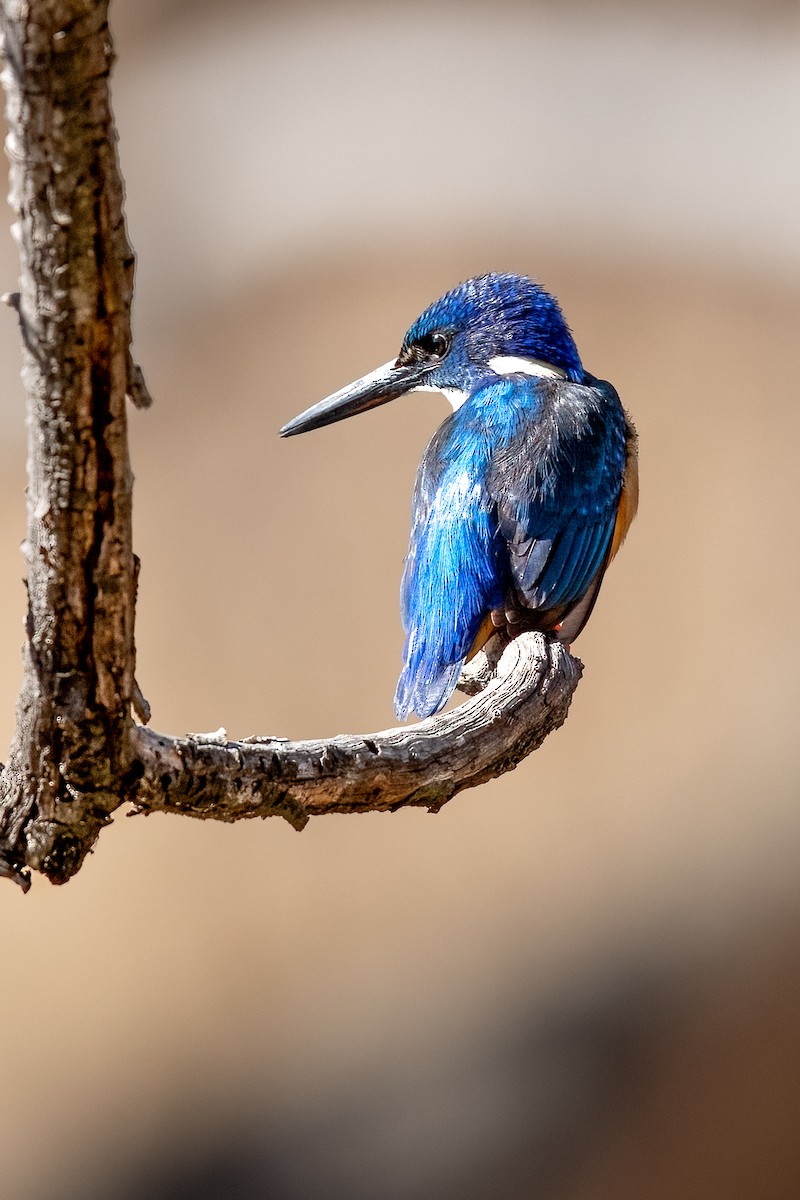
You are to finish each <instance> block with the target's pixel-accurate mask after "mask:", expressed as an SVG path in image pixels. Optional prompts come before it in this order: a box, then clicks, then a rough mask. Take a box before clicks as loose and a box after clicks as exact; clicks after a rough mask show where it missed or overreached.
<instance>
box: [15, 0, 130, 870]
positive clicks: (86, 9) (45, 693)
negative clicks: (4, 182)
mask: <svg viewBox="0 0 800 1200" xmlns="http://www.w3.org/2000/svg"><path fill="white" fill-rule="evenodd" d="M106 18H107V4H106V3H104V2H103V0H99V2H98V0H3V5H2V21H3V37H4V51H3V52H4V58H5V67H4V72H3V83H4V86H5V89H6V95H7V116H8V123H9V128H10V132H9V136H8V142H7V149H8V155H9V159H10V163H11V176H10V178H11V186H10V200H11V204H12V206H13V208H14V211H15V213H16V218H17V219H16V222H15V226H14V233H15V237H16V239H17V241H18V243H19V246H20V255H21V260H22V275H21V281H20V294H19V296H17V295H15V296H13V297H11V298H10V300H11V302H12V303H14V304H15V306H16V307H17V309H18V312H19V319H20V325H21V329H22V338H23V369H22V375H23V382H24V385H25V391H26V393H27V398H28V417H27V424H28V450H29V479H30V482H29V489H28V526H27V538H26V543H25V557H26V560H27V579H28V583H27V586H28V619H27V635H28V636H27V640H26V645H25V651H24V654H25V664H24V665H25V679H24V684H23V689H22V693H21V696H20V700H19V707H18V715H17V731H16V736H15V739H14V743H13V746H12V750H11V759H10V762H9V764H8V765H7V767H6V768H5V771H4V773H3V777H2V792H0V841H2V843H3V844H4V845H5V846H6V854H9V848H10V850H11V856H12V858H13V857H15V856H16V857H17V859H18V862H27V863H28V864H30V865H31V866H33V867H35V868H36V869H38V870H40V871H43V872H44V873H45V874H46V875H48V876H49V877H50V879H52V880H53V881H54V882H62V881H64V880H66V879H67V878H69V877H70V876H71V875H72V874H74V872H75V871H76V870H77V868H78V866H79V865H80V862H81V861H82V859H83V857H84V856H85V854H86V853H87V851H88V850H89V849H90V848H91V846H92V843H93V842H94V840H95V838H96V836H97V833H98V831H99V829H100V828H101V826H102V825H103V824H104V823H105V822H106V821H107V820H108V814H109V812H110V811H111V810H112V809H114V808H116V807H117V806H118V805H119V803H120V801H121V798H122V796H123V795H124V792H125V784H126V772H127V771H128V769H129V762H128V761H127V758H128V752H127V749H126V748H127V745H128V738H127V736H126V734H127V730H126V726H127V725H128V723H129V722H130V716H129V713H130V704H131V697H132V694H133V688H134V681H133V664H134V650H133V618H134V598H135V576H136V563H135V559H134V556H133V552H132V547H131V475H130V469H129V463H128V451H127V429H126V393H127V392H128V390H129V385H128V377H129V371H130V368H131V362H130V352H129V344H130V302H131V294H132V285H133V255H132V252H131V249H130V246H129V244H128V241H127V237H126V233H125V227H124V221H123V215H122V182H121V178H120V174H119V167H118V163H117V155H116V134H115V131H114V127H113V121H112V116H111V109H110V103H109V88H108V76H109V71H110V69H111V64H112V61H113V53H112V47H111V42H110V39H109V34H108V26H107V20H106ZM76 801H79V803H76Z"/></svg>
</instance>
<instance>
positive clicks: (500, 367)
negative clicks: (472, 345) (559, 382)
mask: <svg viewBox="0 0 800 1200" xmlns="http://www.w3.org/2000/svg"><path fill="white" fill-rule="evenodd" d="M486 365H487V366H489V367H491V369H492V370H493V371H494V373H495V375H539V376H541V377H542V378H544V379H566V378H567V373H566V371H562V370H561V368H560V367H554V366H553V364H552V363H546V362H542V361H541V359H538V358H515V357H514V356H513V355H512V354H500V355H498V356H497V357H496V358H490V359H489V361H488V363H487V364H486Z"/></svg>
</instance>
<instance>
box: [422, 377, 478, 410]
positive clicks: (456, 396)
mask: <svg viewBox="0 0 800 1200" xmlns="http://www.w3.org/2000/svg"><path fill="white" fill-rule="evenodd" d="M411 390H412V392H438V393H439V395H440V396H446V397H447V399H448V400H449V401H450V403H451V404H452V406H453V412H457V411H458V409H459V408H461V405H462V404H463V403H464V401H465V400H466V399H467V397H468V396H469V392H465V391H464V390H463V388H454V387H433V386H432V385H431V384H429V383H419V384H417V386H416V387H415V388H412V389H411Z"/></svg>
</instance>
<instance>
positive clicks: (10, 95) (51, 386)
mask: <svg viewBox="0 0 800 1200" xmlns="http://www.w3.org/2000/svg"><path fill="white" fill-rule="evenodd" d="M1 11H2V31H3V38H4V62H5V67H4V71H3V76H2V80H3V85H4V87H5V90H6V97H7V116H8V124H9V136H8V142H7V147H8V155H9V159H10V162H11V187H10V199H11V204H12V207H13V209H14V211H15V214H16V222H15V225H14V232H15V236H16V238H17V241H18V243H19V247H20V258H21V283H20V292H19V294H17V293H14V294H13V295H12V296H10V297H7V300H8V302H9V303H11V304H12V305H13V307H15V308H16V310H17V312H18V315H19V320H20V328H21V333H22V342H23V369H22V375H23V382H24V385H25V391H26V393H27V398H28V444H29V488H28V530H27V539H26V543H25V558H26V563H27V586H28V621H27V639H26V644H25V649H24V683H23V687H22V692H21V696H20V700H19V705H18V712H17V729H16V735H15V738H14V742H13V745H12V747H11V755H10V760H9V763H8V764H7V766H6V767H5V768H4V769H3V771H2V775H0V874H3V875H6V876H8V877H10V878H13V879H15V880H16V881H17V882H18V883H21V884H22V885H23V886H27V884H28V882H29V869H30V868H33V869H34V870H38V871H41V872H42V873H44V874H45V875H47V876H48V877H49V878H50V879H51V880H52V881H53V882H57V883H61V882H65V881H66V880H67V879H69V878H70V877H71V876H72V875H74V874H75V872H76V871H77V870H78V869H79V868H80V865H81V863H82V862H83V860H84V858H85V856H86V854H87V852H88V851H89V850H90V849H91V847H92V845H93V844H94V842H95V840H96V838H97V835H98V833H99V831H100V829H101V828H102V826H103V825H104V824H106V823H107V822H108V821H109V819H110V814H111V813H112V812H113V811H114V810H115V809H116V808H118V807H119V806H120V805H121V804H123V803H124V802H126V801H130V802H132V803H133V804H134V805H135V806H136V808H137V809H139V810H140V811H146V812H150V811H154V810H158V809H160V810H162V811H169V812H179V813H186V814H189V815H192V816H195V817H214V818H217V819H221V820H228V821H232V820H237V819H239V818H241V817H253V816H268V815H270V814H280V815H282V816H284V817H286V818H287V819H288V820H289V821H291V822H292V824H293V825H295V826H296V827H298V828H301V827H302V826H303V824H305V822H306V821H307V819H308V817H309V816H310V815H312V814H313V813H323V812H363V811H366V810H368V809H393V808H398V807H401V806H402V805H405V804H414V805H424V806H427V807H428V808H432V809H438V808H440V807H441V805H442V804H444V803H445V801H446V800H448V799H449V798H450V797H451V796H452V795H454V794H455V792H457V791H459V790H460V789H461V788H464V787H470V786H474V785H475V784H478V783H482V782H484V781H485V780H486V779H489V778H491V777H492V776H494V775H498V774H500V773H501V772H502V771H505V770H509V769H510V768H512V767H513V766H515V765H516V763H517V762H519V761H520V759H521V758H523V757H524V756H525V755H526V754H527V753H529V752H530V751H531V750H533V749H534V748H535V747H536V746H537V745H538V744H539V743H540V742H541V741H542V739H543V738H544V737H545V736H546V734H547V733H548V732H550V730H551V729H553V728H555V726H556V725H558V724H560V723H561V722H562V721H563V720H564V717H565V716H566V711H567V707H568V705H569V700H570V698H571V695H572V692H573V690H574V688H575V686H576V684H577V681H578V677H579V672H580V667H579V664H578V663H577V662H576V660H574V659H572V658H570V656H569V655H568V654H567V653H566V652H565V651H564V650H563V648H562V647H560V646H548V644H547V642H546V640H545V639H544V638H542V637H541V636H540V635H527V636H526V637H525V638H521V639H519V642H518V644H515V645H514V646H512V647H510V648H509V650H508V651H507V652H506V654H505V655H504V657H503V659H502V660H501V663H500V665H499V670H495V669H494V667H496V666H497V664H494V665H492V664H488V663H486V662H484V663H483V667H482V673H481V672H478V673H475V672H473V673H472V681H471V684H470V690H472V691H476V690H480V689H481V688H485V690H483V691H481V692H480V694H479V695H477V696H476V697H475V698H474V699H472V700H470V701H469V702H468V703H467V704H465V705H463V706H462V707H461V708H459V709H457V710H455V711H453V712H451V713H449V714H447V715H445V716H440V717H436V718H432V719H431V720H429V721H425V722H422V723H421V724H420V725H418V726H415V727H412V728H409V729H401V730H390V731H388V732H386V733H384V734H377V735H375V736H374V737H347V738H346V737H342V738H334V739H333V740H332V741H330V742H298V743H285V742H277V741H275V740H274V739H272V740H271V739H264V740H255V739H254V740H252V741H250V742H241V743H233V744H228V743H226V742H225V739H224V736H223V735H218V736H212V737H202V736H196V735H194V736H189V737H187V738H178V739H174V738H167V737H162V736H160V735H158V734H156V733H153V732H151V731H149V730H147V729H145V728H143V727H142V726H138V725H136V724H135V723H134V721H133V718H132V716H131V706H132V705H133V706H134V708H135V710H136V712H137V714H138V715H140V716H142V717H143V719H146V716H145V714H146V711H147V706H146V702H145V701H144V700H143V698H142V697H141V695H140V693H139V691H138V688H137V687H136V683H135V679H134V662H135V651H134V639H133V623H134V608H135V598H136V577H137V568H138V564H137V561H136V559H135V557H134V554H133V551H132V545H131V474H130V469H129V463H128V449H127V427H126V407H125V406H126V396H127V397H129V398H130V399H131V400H133V402H134V403H136V404H139V405H141V406H146V405H147V404H148V403H149V396H148V394H147V389H146V387H145V385H144V380H143V378H142V374H141V371H140V370H139V368H138V367H137V366H136V365H135V364H134V363H133V361H132V358H131V354H130V341H131V336H130V306H131V298H132V290H133V264H134V260H133V254H132V252H131V248H130V245H129V243H128V240H127V236H126V232H125V225H124V218H123V208H122V200H123V186H122V179H121V176H120V172H119V166H118V162H117V154H116V134H115V130H114V125H113V120H112V116H111V109H110V101H109V87H108V77H109V71H110V67H111V63H112V57H113V56H112V49H111V43H110V38H109V33H108V27H107V23H106V16H107V4H106V3H104V2H103V0H1ZM487 684H488V686H487Z"/></svg>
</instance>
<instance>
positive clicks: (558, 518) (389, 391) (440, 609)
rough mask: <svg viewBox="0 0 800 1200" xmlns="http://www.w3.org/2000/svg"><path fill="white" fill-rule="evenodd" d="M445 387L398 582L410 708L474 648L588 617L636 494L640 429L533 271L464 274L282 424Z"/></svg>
mask: <svg viewBox="0 0 800 1200" xmlns="http://www.w3.org/2000/svg"><path fill="white" fill-rule="evenodd" d="M415 391H433V392H441V393H443V394H444V395H445V396H446V398H447V399H448V400H449V401H450V403H451V405H452V408H453V411H452V413H451V414H450V415H449V416H448V417H447V418H446V420H445V421H444V422H443V423H442V424H441V425H440V426H439V428H438V429H437V431H436V433H435V434H434V435H433V437H432V439H431V441H430V443H429V444H428V446H427V448H426V450H425V453H424V454H423V456H422V461H421V463H420V466H419V470H418V473H417V479H416V484H415V488H414V497H413V503H412V517H411V537H410V543H409V549H408V555H407V557H406V560H405V570H404V573H403V580H402V585H401V594H400V595H401V610H402V618H403V628H404V631H405V635H406V638H405V649H404V655H403V657H404V665H403V670H402V673H401V675H400V679H399V682H398V684H397V691H396V693H395V700H394V707H395V712H396V713H397V716H398V717H399V718H400V719H401V720H403V719H405V718H406V717H407V716H408V715H409V713H410V712H411V711H412V710H413V711H414V712H416V713H417V715H418V716H420V717H427V716H431V715H432V714H433V713H436V712H438V711H439V710H440V709H441V708H442V707H443V706H444V704H445V703H446V702H447V700H448V699H449V697H450V695H451V694H452V692H453V690H454V688H455V686H456V684H457V682H458V678H459V674H460V672H461V669H462V667H463V665H464V663H465V662H466V661H468V660H469V659H470V658H472V657H473V655H474V654H476V653H477V651H478V650H479V649H481V648H482V647H483V646H485V645H486V643H487V642H488V641H489V639H490V638H491V637H493V636H494V637H497V638H498V639H500V644H501V645H502V644H503V643H504V642H507V641H509V640H510V639H512V638H513V637H515V636H517V634H519V633H520V632H522V631H523V630H530V629H532V630H540V631H542V632H544V633H548V634H550V635H551V636H552V637H553V638H555V639H558V641H560V642H564V643H565V644H567V645H569V644H570V643H571V642H572V641H574V639H575V638H576V637H577V636H578V634H579V633H580V631H581V630H582V629H583V627H584V625H585V624H586V622H587V620H588V619H589V616H590V614H591V611H592V608H593V607H594V603H595V600H596V599H597V594H598V592H599V590H600V584H601V583H602V580H603V575H604V574H605V571H606V568H607V567H608V565H609V563H610V562H611V560H612V559H613V557H614V555H615V554H616V552H617V550H618V549H619V547H620V545H621V543H622V541H623V539H624V537H625V535H626V533H627V531H628V528H629V526H630V524H631V521H632V520H633V518H634V516H635V514H636V509H637V506H638V499H639V478H638V459H637V436H636V431H635V429H634V427H633V424H632V422H631V420H630V418H629V417H628V415H627V413H626V412H625V410H624V409H623V407H622V404H621V403H620V400H619V397H618V395H617V393H616V391H615V390H614V388H613V387H612V385H611V384H610V383H607V382H605V381H604V380H602V379H596V378H595V377H594V376H593V375H590V374H589V372H588V371H586V370H585V369H584V367H583V364H582V363H581V359H580V356H579V354H578V349H577V347H576V345H575V341H574V339H573V336H572V333H571V332H570V329H569V327H568V325H567V323H566V321H565V319H564V317H563V315H562V312H561V309H560V307H559V304H558V301H557V300H556V299H555V298H554V297H553V296H551V295H550V294H549V293H548V292H546V291H545V290H544V288H542V287H541V286H540V285H539V284H538V283H536V282H535V281H534V280H532V279H530V278H528V277H527V276H523V275H512V274H495V273H492V274H487V275H480V276H477V277H476V278H474V279H468V280H466V282H464V283H461V284H459V285H458V286H457V287H455V288H453V289H452V290H451V291H449V292H447V293H446V294H445V295H444V296H442V297H441V298H440V299H439V300H436V301H435V302H434V303H433V304H431V305H430V306H429V307H428V308H426V309H425V311H424V312H423V313H422V315H421V316H420V317H418V318H417V320H416V321H414V323H413V325H411V327H410V329H409V330H408V332H407V333H406V335H405V337H404V338H403V344H402V346H401V347H400V353H399V355H398V356H397V358H396V359H393V360H391V361H390V362H388V363H386V364H385V365H384V366H382V367H379V368H378V369H377V370H376V371H372V372H371V373H370V374H368V375H365V376H363V378H361V379H359V380H357V381H356V382H355V383H351V384H349V385H348V386H347V387H344V388H341V389H340V390H339V391H337V392H334V393H333V394H332V395H330V396H328V397H327V398H326V399H325V400H322V401H320V403H319V404H315V405H314V406H313V407H312V408H309V409H307V411H306V412H304V413H301V414H300V416H298V417H295V419H294V420H292V421H289V422H288V424H286V425H284V427H283V428H282V429H281V431H280V432H281V436H282V437H292V436H294V435H295V434H298V433H305V432H307V431H309V430H312V429H318V428H320V427H321V426H323V425H330V424H332V423H333V422H334V421H341V420H344V418H345V417H350V416H354V415H355V414H356V413H361V412H366V411H367V409H370V408H375V407H377V406H378V405H380V404H386V403H387V402H388V401H389V400H394V399H396V398H397V397H399V396H404V395H406V394H407V393H408V392H415Z"/></svg>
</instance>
